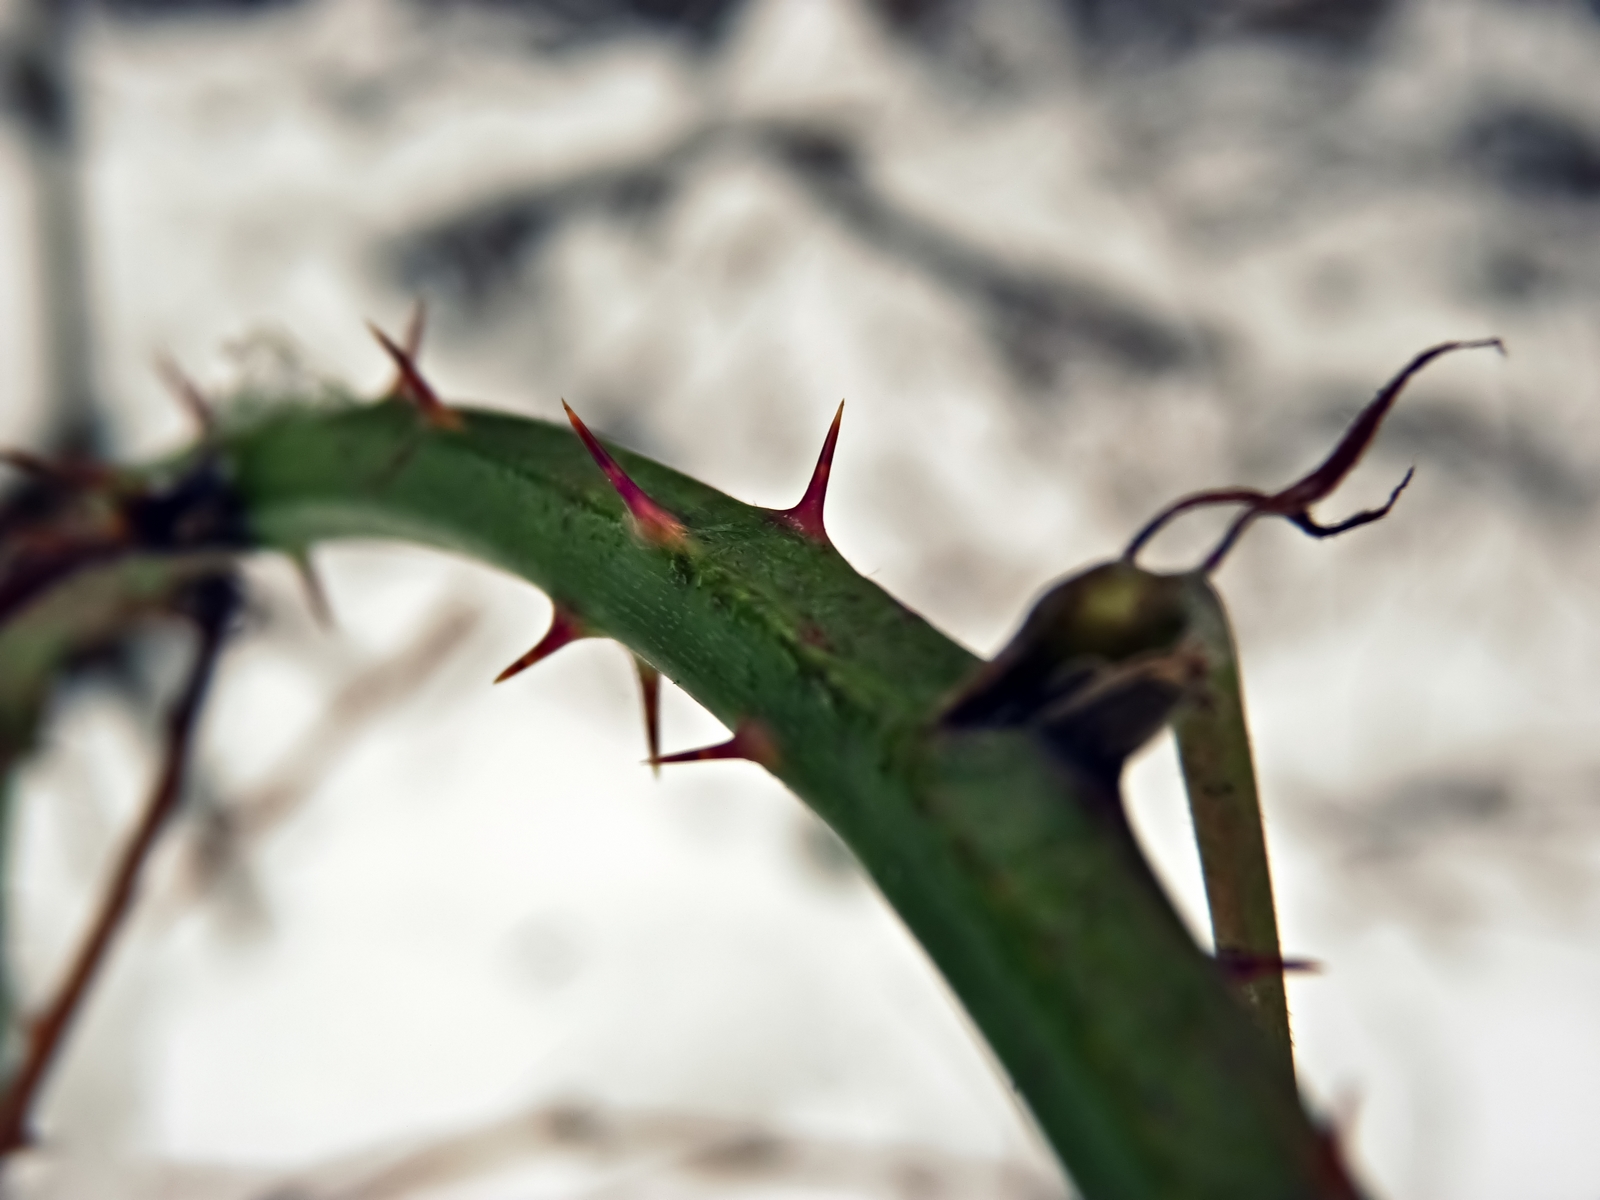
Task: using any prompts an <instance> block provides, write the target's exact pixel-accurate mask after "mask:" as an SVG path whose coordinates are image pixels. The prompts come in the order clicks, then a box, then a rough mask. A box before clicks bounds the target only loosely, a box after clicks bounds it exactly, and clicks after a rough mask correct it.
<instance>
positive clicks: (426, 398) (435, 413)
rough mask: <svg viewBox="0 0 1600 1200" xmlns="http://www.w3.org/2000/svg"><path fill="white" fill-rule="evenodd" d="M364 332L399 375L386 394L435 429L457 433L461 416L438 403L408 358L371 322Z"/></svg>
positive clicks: (415, 366) (436, 395)
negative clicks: (370, 331)
mask: <svg viewBox="0 0 1600 1200" xmlns="http://www.w3.org/2000/svg"><path fill="white" fill-rule="evenodd" d="M367 328H368V329H370V330H372V336H373V337H375V338H377V339H378V345H380V346H382V347H383V349H384V351H385V352H386V353H387V354H388V355H389V357H390V358H392V359H393V360H394V365H395V368H396V370H398V371H399V373H400V375H399V379H398V380H396V383H395V386H394V387H393V388H392V389H391V391H390V394H391V395H393V396H398V397H399V398H400V399H402V400H407V401H409V402H410V403H411V405H412V407H414V408H415V409H416V410H417V411H418V412H419V413H421V414H422V419H423V420H424V421H426V422H427V423H428V424H429V425H431V426H433V427H434V428H435V429H460V428H461V426H462V420H461V414H460V413H458V412H456V411H455V410H454V409H453V408H451V407H450V406H449V405H447V404H445V402H444V401H443V400H441V399H439V394H438V393H437V392H435V391H434V390H433V386H432V385H431V384H430V383H429V382H428V381H427V380H426V379H424V378H423V377H422V372H421V371H419V370H417V364H416V362H415V361H414V360H413V359H412V357H411V355H410V354H408V353H407V352H406V351H405V350H403V349H401V348H400V347H399V346H397V345H395V344H394V342H393V341H391V340H390V339H389V335H388V334H386V333H384V332H383V330H381V329H379V328H378V327H377V326H376V325H374V324H373V323H372V322H371V321H368V322H367Z"/></svg>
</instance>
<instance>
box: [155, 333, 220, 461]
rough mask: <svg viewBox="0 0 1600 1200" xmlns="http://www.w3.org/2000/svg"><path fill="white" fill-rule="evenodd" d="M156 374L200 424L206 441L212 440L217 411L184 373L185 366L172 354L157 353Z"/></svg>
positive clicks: (214, 434)
mask: <svg viewBox="0 0 1600 1200" xmlns="http://www.w3.org/2000/svg"><path fill="white" fill-rule="evenodd" d="M156 374H157V375H159V376H161V382H162V383H164V384H166V385H167V390H168V391H169V392H171V393H172V394H173V396H174V397H176V398H177V401H178V403H179V404H181V405H183V407H184V409H185V410H186V411H187V412H188V414H189V416H190V417H192V418H193V419H194V423H195V424H196V425H197V426H199V429H200V436H201V438H203V439H204V440H205V441H208V442H209V441H211V440H212V439H213V438H214V437H215V436H216V432H217V413H216V410H215V409H213V408H212V407H211V401H209V400H207V399H206V397H205V393H204V392H202V391H201V390H200V389H199V388H198V387H197V386H195V382H194V380H192V379H190V378H189V377H188V376H187V375H185V374H184V373H183V368H182V367H180V366H178V364H177V363H176V362H175V361H174V360H173V359H172V357H171V356H170V355H167V354H158V355H156Z"/></svg>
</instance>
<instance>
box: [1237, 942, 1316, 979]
mask: <svg viewBox="0 0 1600 1200" xmlns="http://www.w3.org/2000/svg"><path fill="white" fill-rule="evenodd" d="M1214 961H1215V962H1216V964H1217V966H1218V967H1219V968H1220V969H1221V971H1222V973H1223V974H1224V975H1226V976H1227V977H1228V979H1229V981H1230V982H1233V983H1250V982H1252V981H1254V980H1256V979H1260V978H1263V977H1264V976H1267V975H1277V974H1281V973H1284V972H1288V971H1298V972H1304V973H1308V974H1315V973H1318V972H1320V971H1321V970H1322V964H1321V963H1320V962H1317V961H1316V960H1315V959H1310V958H1281V957H1279V956H1278V955H1276V954H1254V953H1252V952H1251V951H1249V950H1234V949H1231V948H1228V947H1223V948H1222V949H1220V950H1218V951H1217V953H1216V955H1215V959H1214Z"/></svg>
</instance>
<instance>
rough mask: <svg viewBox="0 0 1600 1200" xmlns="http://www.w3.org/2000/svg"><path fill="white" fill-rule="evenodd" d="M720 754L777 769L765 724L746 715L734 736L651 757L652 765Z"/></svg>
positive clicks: (775, 750)
mask: <svg viewBox="0 0 1600 1200" xmlns="http://www.w3.org/2000/svg"><path fill="white" fill-rule="evenodd" d="M720 758H742V759H746V760H748V761H749V762H753V763H757V764H759V765H760V766H763V767H765V768H766V769H767V770H769V771H776V770H777V769H778V763H779V755H778V747H777V744H776V743H775V742H774V741H773V740H772V735H771V734H770V733H768V732H767V727H766V726H765V725H763V724H762V723H761V722H760V721H755V720H751V719H750V718H748V717H746V718H744V719H743V720H741V721H740V722H739V724H738V727H737V728H735V729H734V731H733V736H732V737H731V738H729V739H728V740H727V741H725V742H719V743H717V744H716V745H715V746H702V747H701V748H700V749H698V750H684V751H680V752H679V753H677V754H668V755H666V756H664V757H656V758H653V759H651V765H652V766H660V765H661V764H662V763H685V762H710V761H712V760H714V759H720Z"/></svg>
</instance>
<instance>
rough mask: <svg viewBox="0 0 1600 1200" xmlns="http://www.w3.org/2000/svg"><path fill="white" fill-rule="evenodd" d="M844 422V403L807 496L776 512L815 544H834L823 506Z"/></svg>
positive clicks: (826, 440)
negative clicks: (841, 424)
mask: <svg viewBox="0 0 1600 1200" xmlns="http://www.w3.org/2000/svg"><path fill="white" fill-rule="evenodd" d="M843 419H844V401H843V400H841V401H839V410H838V411H837V412H836V413H834V414H833V424H832V425H830V426H828V436H827V437H826V438H824V439H823V442H822V453H821V454H820V455H818V457H817V467H816V470H814V471H813V472H812V473H811V482H810V483H808V484H807V485H806V491H805V495H803V496H801V497H800V503H798V504H796V505H795V506H794V507H793V508H786V509H783V510H781V511H779V510H776V509H774V510H772V516H773V519H774V520H778V521H782V522H783V523H784V524H785V525H787V526H788V527H789V528H790V529H793V530H794V531H795V532H796V533H798V534H800V535H801V536H802V537H807V538H810V539H811V540H812V541H814V542H822V543H824V544H830V543H829V540H828V530H827V528H826V527H825V526H824V525H823V523H822V505H823V502H824V501H825V500H826V499H827V496H828V476H829V475H830V474H831V473H832V472H833V448H834V446H836V445H837V444H838V442H839V422H840V421H842V420H843Z"/></svg>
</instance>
